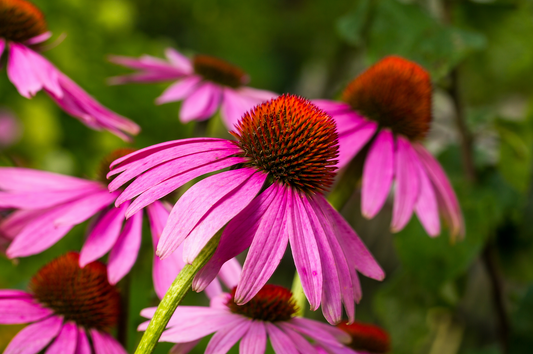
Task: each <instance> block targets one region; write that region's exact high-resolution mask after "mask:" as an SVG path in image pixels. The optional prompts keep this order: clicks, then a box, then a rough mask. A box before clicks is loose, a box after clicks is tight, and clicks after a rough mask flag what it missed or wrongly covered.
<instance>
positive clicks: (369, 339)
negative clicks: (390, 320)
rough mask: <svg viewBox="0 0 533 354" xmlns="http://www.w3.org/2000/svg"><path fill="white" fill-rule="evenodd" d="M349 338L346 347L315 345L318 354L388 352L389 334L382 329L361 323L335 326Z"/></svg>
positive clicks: (373, 353) (379, 353) (382, 353)
mask: <svg viewBox="0 0 533 354" xmlns="http://www.w3.org/2000/svg"><path fill="white" fill-rule="evenodd" d="M337 328H339V329H341V330H342V331H344V332H345V333H347V334H348V335H349V336H350V339H351V340H350V341H349V343H347V344H345V345H346V347H342V348H332V347H329V346H327V345H321V343H318V344H317V345H316V348H317V351H318V353H319V354H385V353H388V352H389V351H390V337H389V334H388V333H387V332H386V331H384V330H383V329H382V328H380V327H378V326H376V325H373V324H370V323H363V322H354V323H352V324H346V323H341V324H338V325H337Z"/></svg>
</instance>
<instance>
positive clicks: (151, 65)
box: [107, 55, 175, 71]
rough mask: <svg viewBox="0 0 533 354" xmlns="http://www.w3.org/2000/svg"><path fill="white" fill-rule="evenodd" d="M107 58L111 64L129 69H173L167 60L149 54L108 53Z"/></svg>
mask: <svg viewBox="0 0 533 354" xmlns="http://www.w3.org/2000/svg"><path fill="white" fill-rule="evenodd" d="M107 59H108V60H109V61H110V62H111V63H113V64H117V65H122V66H125V67H128V68H131V69H138V70H146V71H169V70H173V69H175V68H174V66H172V65H170V64H169V63H168V62H167V61H165V60H163V59H160V58H156V57H153V56H150V55H142V56H141V57H140V58H131V57H125V56H121V55H110V56H108V58H107Z"/></svg>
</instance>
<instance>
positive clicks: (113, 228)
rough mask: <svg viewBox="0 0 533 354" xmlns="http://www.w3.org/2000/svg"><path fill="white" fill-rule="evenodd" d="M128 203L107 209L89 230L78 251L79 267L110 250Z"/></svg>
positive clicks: (115, 240)
mask: <svg viewBox="0 0 533 354" xmlns="http://www.w3.org/2000/svg"><path fill="white" fill-rule="evenodd" d="M127 207H128V204H124V205H121V206H120V207H118V208H112V209H110V210H109V211H107V212H106V213H105V214H104V215H103V216H102V218H101V219H100V220H99V221H98V223H97V224H96V226H95V227H94V228H93V229H92V230H91V233H90V234H89V236H88V237H87V240H86V241H85V244H84V245H83V247H82V248H81V252H80V267H82V268H83V267H85V266H86V265H87V264H89V263H91V262H93V261H95V260H97V259H98V258H100V257H102V256H103V255H104V254H106V253H107V252H109V250H111V247H113V245H114V244H115V243H116V242H117V239H118V237H119V235H120V229H121V227H122V223H123V222H124V214H125V213H126V208H127Z"/></svg>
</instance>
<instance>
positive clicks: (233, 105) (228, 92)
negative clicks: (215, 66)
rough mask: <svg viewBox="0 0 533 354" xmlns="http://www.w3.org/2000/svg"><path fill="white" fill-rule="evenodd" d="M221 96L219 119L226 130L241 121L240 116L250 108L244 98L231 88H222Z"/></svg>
mask: <svg viewBox="0 0 533 354" xmlns="http://www.w3.org/2000/svg"><path fill="white" fill-rule="evenodd" d="M222 94H223V96H222V106H221V111H220V112H221V117H222V120H223V121H224V124H225V125H226V127H227V128H228V129H233V127H234V125H235V124H236V123H237V122H238V121H239V120H240V119H241V117H242V115H243V114H244V113H245V112H246V111H247V110H248V109H250V108H251V107H250V106H252V105H251V104H250V102H249V100H247V99H246V98H244V97H242V96H240V95H238V94H237V92H235V90H233V89H231V88H227V87H226V88H224V90H223V93H222Z"/></svg>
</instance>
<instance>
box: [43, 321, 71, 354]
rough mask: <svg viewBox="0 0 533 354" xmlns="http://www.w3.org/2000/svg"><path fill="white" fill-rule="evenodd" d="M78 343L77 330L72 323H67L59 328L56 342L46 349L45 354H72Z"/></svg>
mask: <svg viewBox="0 0 533 354" xmlns="http://www.w3.org/2000/svg"><path fill="white" fill-rule="evenodd" d="M77 341H78V328H77V327H76V324H75V323H74V322H67V323H65V325H64V326H63V328H61V332H59V335H58V336H57V338H56V340H55V341H54V342H53V343H52V344H51V345H50V346H49V347H48V349H46V352H45V354H74V352H75V351H76V344H77Z"/></svg>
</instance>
